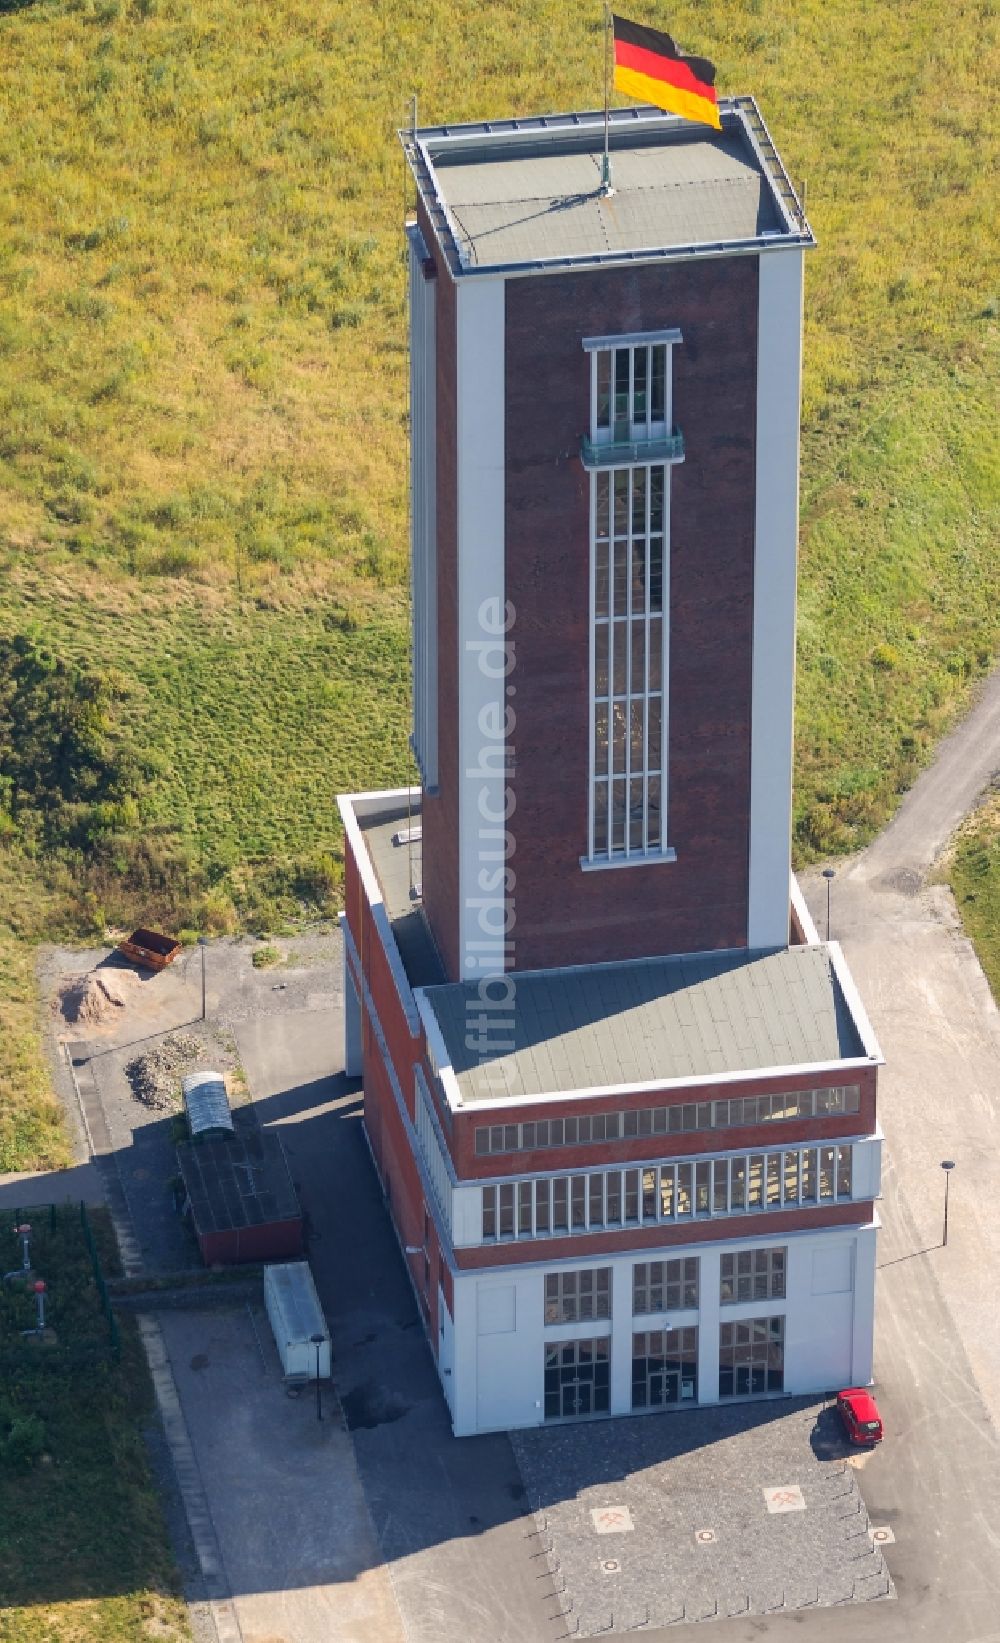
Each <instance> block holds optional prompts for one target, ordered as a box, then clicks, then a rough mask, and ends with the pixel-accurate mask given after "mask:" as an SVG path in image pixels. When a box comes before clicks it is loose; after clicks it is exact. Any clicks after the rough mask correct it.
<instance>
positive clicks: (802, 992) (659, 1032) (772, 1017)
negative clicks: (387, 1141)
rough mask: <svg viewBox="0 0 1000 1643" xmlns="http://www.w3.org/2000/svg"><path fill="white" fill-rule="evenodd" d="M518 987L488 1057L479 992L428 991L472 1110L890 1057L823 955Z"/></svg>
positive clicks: (564, 973) (672, 966)
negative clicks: (479, 1024)
mask: <svg viewBox="0 0 1000 1643" xmlns="http://www.w3.org/2000/svg"><path fill="white" fill-rule="evenodd" d="M509 980H510V981H511V982H512V983H513V997H512V999H511V1002H510V1005H509V1006H508V1005H505V1006H504V1008H503V1009H502V1010H501V1009H499V1008H497V1009H496V1010H495V1011H494V1016H495V1022H494V1024H493V1025H492V1026H491V1035H492V1037H491V1043H492V1045H493V1046H495V1050H494V1053H492V1054H487V1055H485V1056H484V1055H483V1052H482V1051H481V1050H480V1049H478V1047H476V1046H473V1047H470V1046H469V1044H468V1043H467V1034H468V1023H469V1021H470V1020H477V1019H478V1014H477V1012H480V1011H481V1010H482V1005H481V1003H480V1002H479V997H478V983H475V982H468V983H466V982H457V983H449V984H447V985H445V986H443V987H429V988H428V989H427V990H426V992H425V993H424V997H425V999H426V1001H427V1003H428V1004H430V1006H431V1008H432V1009H433V1011H434V1014H435V1016H436V1018H437V1022H438V1025H439V1027H440V1029H441V1035H442V1038H443V1039H444V1045H445V1049H446V1050H447V1052H448V1058H449V1061H450V1063H451V1067H452V1071H453V1072H454V1074H455V1078H456V1079H457V1082H458V1088H459V1094H460V1098H461V1101H462V1103H463V1104H465V1103H469V1104H472V1105H474V1104H475V1103H476V1102H477V1101H509V1100H517V1099H518V1098H519V1097H529V1096H536V1097H537V1096H542V1095H547V1094H550V1093H551V1094H556V1095H559V1094H570V1093H571V1092H573V1091H579V1090H589V1089H596V1088H615V1087H618V1088H622V1087H625V1086H636V1085H656V1084H664V1085H665V1084H669V1083H671V1082H673V1081H679V1082H684V1081H686V1080H689V1079H695V1078H711V1077H713V1076H717V1077H724V1076H725V1075H726V1074H733V1073H744V1072H759V1071H762V1070H764V1069H765V1068H766V1069H768V1070H779V1069H785V1068H790V1067H795V1068H800V1067H808V1066H810V1065H817V1066H818V1065H820V1064H822V1063H830V1062H837V1061H841V1060H853V1059H856V1058H864V1059H866V1060H872V1059H875V1060H877V1059H879V1058H880V1057H879V1053H878V1047H877V1045H875V1044H874V1040H873V1039H872V1038H871V1036H870V1028H869V1027H868V1023H867V1020H866V1019H865V1018H864V1016H863V1012H861V1019H860V1020H859V1019H856V1017H855V1013H854V1008H853V1006H852V1003H851V1001H850V1000H848V999H847V998H846V997H845V994H844V990H843V988H842V986H841V983H840V980H839V978H838V976H837V973H836V968H835V964H834V959H833V956H832V953H831V951H830V949H828V948H826V947H823V946H818V947H817V946H813V947H789V948H786V949H783V950H781V951H779V952H766V953H763V952H725V953H699V954H695V955H692V956H684V957H678V958H653V959H643V960H641V961H639V962H634V963H628V964H613V965H603V964H601V965H588V966H585V967H581V968H579V969H567V970H548V971H545V970H535V971H530V972H524V973H522V974H517V973H516V972H514V973H513V974H512V975H511V976H510V977H509ZM858 1009H859V1011H860V1006H858ZM509 1022H512V1026H508V1023H509ZM473 1036H474V1035H473ZM866 1038H867V1039H868V1042H867V1043H866ZM504 1041H506V1044H511V1043H512V1045H513V1048H509V1049H508V1048H506V1045H505V1043H504Z"/></svg>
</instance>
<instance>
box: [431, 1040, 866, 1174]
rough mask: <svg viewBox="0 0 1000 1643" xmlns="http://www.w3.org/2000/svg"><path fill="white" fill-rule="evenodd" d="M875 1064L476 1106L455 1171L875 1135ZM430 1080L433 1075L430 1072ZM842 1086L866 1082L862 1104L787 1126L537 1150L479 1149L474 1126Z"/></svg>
mask: <svg viewBox="0 0 1000 1643" xmlns="http://www.w3.org/2000/svg"><path fill="white" fill-rule="evenodd" d="M875 1077H876V1075H875V1069H874V1068H867V1067H862V1068H860V1069H857V1070H855V1071H850V1072H849V1071H847V1070H846V1069H845V1070H843V1071H841V1072H839V1073H836V1074H832V1073H828V1074H822V1075H818V1076H817V1077H815V1078H811V1077H810V1076H809V1074H808V1073H803V1074H801V1075H797V1076H795V1077H793V1078H788V1077H784V1078H773V1077H772V1078H753V1077H747V1078H745V1079H744V1078H741V1079H740V1081H739V1083H738V1084H733V1083H732V1082H729V1083H727V1084H702V1085H698V1086H696V1087H694V1088H692V1089H688V1090H678V1089H671V1090H665V1091H663V1092H662V1093H659V1094H657V1093H656V1092H655V1091H654V1092H653V1093H651V1094H650V1093H643V1094H641V1095H621V1096H617V1097H615V1098H614V1099H611V1098H609V1097H607V1096H604V1097H600V1096H598V1097H595V1098H593V1099H591V1100H588V1101H573V1102H572V1103H567V1101H566V1100H565V1099H564V1100H562V1101H549V1102H540V1103H538V1102H533V1103H532V1104H531V1106H530V1107H529V1106H524V1105H522V1106H518V1105H517V1103H516V1102H514V1103H512V1104H511V1105H510V1106H509V1107H501V1108H492V1109H491V1110H490V1111H489V1112H488V1113H486V1112H483V1113H479V1114H477V1113H476V1111H475V1109H474V1108H473V1109H472V1110H471V1111H467V1112H462V1113H458V1114H456V1115H455V1117H454V1121H453V1125H452V1130H451V1134H450V1136H449V1144H450V1147H451V1152H452V1158H453V1161H454V1165H455V1171H456V1174H457V1175H458V1176H459V1177H460V1178H461V1179H464V1180H493V1179H495V1178H496V1177H497V1176H500V1175H535V1174H540V1173H542V1172H544V1171H551V1172H552V1173H553V1174H556V1173H562V1172H565V1171H567V1170H574V1169H600V1168H601V1167H602V1166H603V1165H608V1166H613V1165H615V1164H638V1163H642V1162H644V1161H646V1160H649V1159H654V1158H656V1159H666V1158H692V1157H694V1156H695V1155H696V1154H700V1153H709V1152H744V1151H745V1152H765V1151H767V1149H768V1148H771V1149H772V1150H773V1149H774V1148H775V1147H792V1146H795V1145H796V1143H798V1142H801V1143H802V1145H803V1146H805V1145H808V1143H809V1142H817V1143H818V1142H820V1141H825V1140H830V1139H836V1138H837V1137H838V1136H845V1135H870V1134H871V1133H872V1132H873V1130H874V1128H875ZM428 1079H430V1074H429V1071H428ZM837 1084H859V1085H860V1086H861V1101H860V1109H859V1111H858V1112H855V1113H843V1114H840V1115H838V1116H836V1117H825V1118H809V1119H803V1118H799V1119H794V1120H791V1121H790V1122H788V1123H781V1122H774V1121H768V1122H767V1123H766V1124H753V1125H745V1126H743V1127H742V1128H736V1129H726V1130H722V1129H719V1130H708V1131H707V1130H695V1131H688V1132H687V1133H686V1134H678V1133H676V1132H675V1133H674V1134H672V1135H649V1136H642V1137H637V1138H635V1139H630V1140H627V1141H625V1140H622V1141H601V1142H597V1143H588V1144H587V1145H584V1146H577V1147H543V1148H539V1149H538V1150H536V1151H534V1152H516V1153H496V1154H493V1155H492V1156H491V1155H488V1154H487V1155H477V1154H476V1130H477V1129H479V1128H480V1126H482V1125H484V1124H521V1123H524V1122H525V1121H537V1120H539V1119H543V1118H565V1117H566V1116H567V1115H570V1116H573V1117H576V1116H582V1115H584V1114H590V1113H604V1112H631V1111H635V1110H636V1109H639V1110H641V1109H642V1108H643V1107H658V1106H683V1105H685V1104H690V1103H691V1102H698V1101H725V1100H728V1099H733V1098H735V1097H737V1096H743V1095H763V1094H767V1093H770V1092H778V1091H785V1090H801V1089H823V1088H830V1087H831V1086H834V1085H837Z"/></svg>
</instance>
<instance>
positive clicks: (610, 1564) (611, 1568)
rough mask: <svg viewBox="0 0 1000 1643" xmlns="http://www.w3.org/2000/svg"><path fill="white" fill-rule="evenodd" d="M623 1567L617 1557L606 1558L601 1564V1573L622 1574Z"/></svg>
mask: <svg viewBox="0 0 1000 1643" xmlns="http://www.w3.org/2000/svg"><path fill="white" fill-rule="evenodd" d="M621 1567H622V1566H621V1564H620V1563H619V1561H618V1559H617V1558H616V1557H606V1558H605V1559H604V1562H603V1563H602V1564H601V1573H602V1574H606V1575H617V1574H621Z"/></svg>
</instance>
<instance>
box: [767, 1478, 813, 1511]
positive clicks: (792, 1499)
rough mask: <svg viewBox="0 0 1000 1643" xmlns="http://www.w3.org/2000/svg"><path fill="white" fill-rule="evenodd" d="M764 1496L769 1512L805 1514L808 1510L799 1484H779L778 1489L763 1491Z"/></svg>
mask: <svg viewBox="0 0 1000 1643" xmlns="http://www.w3.org/2000/svg"><path fill="white" fill-rule="evenodd" d="M763 1495H764V1501H765V1504H766V1506H767V1509H768V1511H769V1512H804V1511H805V1509H806V1503H805V1501H804V1500H803V1498H802V1490H801V1489H800V1488H799V1486H798V1484H797V1483H783V1484H779V1485H778V1486H777V1487H776V1488H774V1487H772V1488H770V1489H765V1490H763Z"/></svg>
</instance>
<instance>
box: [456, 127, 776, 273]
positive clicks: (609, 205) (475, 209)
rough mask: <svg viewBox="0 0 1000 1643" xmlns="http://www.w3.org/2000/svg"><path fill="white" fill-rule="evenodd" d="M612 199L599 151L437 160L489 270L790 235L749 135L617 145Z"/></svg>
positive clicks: (465, 236)
mask: <svg viewBox="0 0 1000 1643" xmlns="http://www.w3.org/2000/svg"><path fill="white" fill-rule="evenodd" d="M612 163H613V167H614V188H615V192H614V194H613V195H611V196H610V198H608V199H603V198H602V197H601V195H600V193H599V192H598V190H599V185H600V180H601V155H600V151H599V150H595V151H594V152H592V153H589V154H573V153H570V154H557V153H556V154H553V153H544V154H535V155H529V156H526V157H525V158H523V159H521V158H517V159H514V158H511V159H507V160H481V161H479V162H478V163H477V162H472V161H470V162H455V161H448V162H446V163H445V162H441V161H439V162H438V165H437V175H438V181H439V183H440V185H441V190H442V194H443V196H444V200H445V203H446V205H447V206H448V208H449V209H450V211H451V215H452V217H453V218H454V220H455V222H456V223H457V225H458V228H459V235H460V239H459V244H460V248H461V251H462V255H463V258H464V260H466V261H468V262H470V263H479V264H483V265H489V264H498V263H517V262H534V261H535V260H537V259H539V258H542V259H544V258H549V257H586V256H587V255H588V254H589V253H591V252H593V251H640V250H642V249H643V247H645V246H666V245H700V244H713V243H715V242H717V241H722V240H747V239H754V238H756V237H757V236H758V235H761V234H773V233H777V232H779V231H781V229H782V224H781V223H780V222H779V218H778V213H777V211H776V209H775V206H774V202H773V200H772V198H771V194H770V191H769V190H768V189H767V188H766V186H765V184H764V178H763V176H762V174H761V170H760V167H759V166H758V165H757V164H756V162H755V161H754V160H753V157H752V156H751V155H750V153H749V152H748V150H747V149H746V147H745V145H744V143H743V139H742V135H741V134H740V133H738V132H730V133H727V134H725V135H723V136H716V135H714V134H712V135H710V136H705V137H701V138H699V139H698V140H697V141H691V142H687V143H680V142H673V143H668V144H664V145H662V146H660V147H646V146H642V147H638V146H637V147H633V148H617V149H616V150H615V152H614V155H613V162H612Z"/></svg>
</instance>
